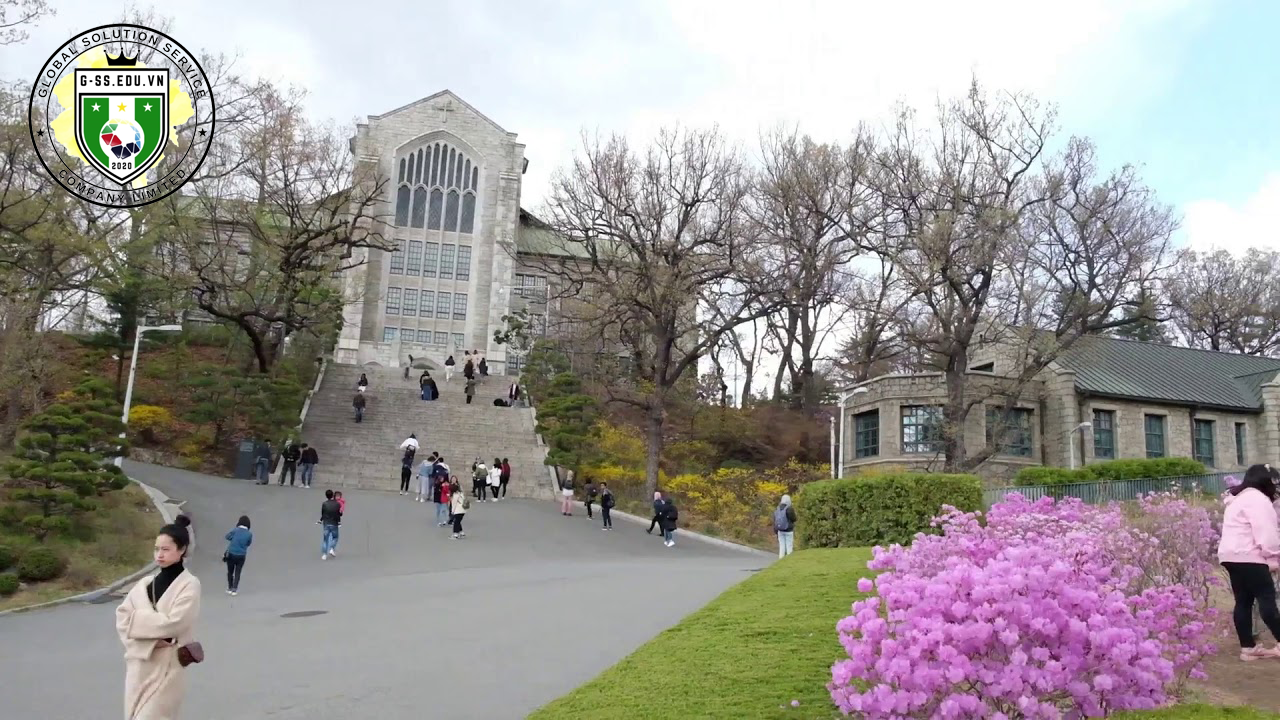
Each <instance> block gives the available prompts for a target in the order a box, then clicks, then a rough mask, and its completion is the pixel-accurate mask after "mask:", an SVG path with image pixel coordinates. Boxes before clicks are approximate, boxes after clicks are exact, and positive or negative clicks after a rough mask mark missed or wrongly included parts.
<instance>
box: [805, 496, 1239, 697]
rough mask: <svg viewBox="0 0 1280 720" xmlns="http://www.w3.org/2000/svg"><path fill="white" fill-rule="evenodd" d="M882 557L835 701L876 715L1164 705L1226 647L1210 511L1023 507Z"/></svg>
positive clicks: (1071, 503)
mask: <svg viewBox="0 0 1280 720" xmlns="http://www.w3.org/2000/svg"><path fill="white" fill-rule="evenodd" d="M935 525H937V526H939V527H940V528H941V530H942V532H941V534H938V535H925V534H921V535H918V536H917V537H916V538H915V541H914V543H913V544H912V545H911V546H910V547H902V546H900V545H895V546H892V547H889V548H879V547H878V548H876V549H875V557H874V559H873V560H872V561H871V562H870V563H869V567H870V568H871V569H873V570H880V571H883V572H882V573H881V574H880V575H879V577H878V578H877V579H876V580H875V581H874V582H873V581H871V580H869V579H864V580H863V581H862V582H861V583H860V584H859V590H861V591H862V592H871V591H872V590H873V589H874V590H877V591H878V595H876V596H872V597H869V598H867V599H865V600H860V601H859V602H857V603H855V604H854V605H853V614H852V615H851V616H849V617H847V618H845V619H843V620H841V621H840V623H839V624H838V626H837V630H838V632H839V635H840V642H841V644H842V645H843V647H844V649H845V651H846V652H847V653H848V655H849V657H848V659H847V660H841V661H839V662H837V663H836V664H835V665H834V666H833V667H832V673H831V674H832V682H831V683H830V684H829V685H828V689H829V690H830V691H831V697H832V700H833V701H834V702H835V704H836V706H837V707H838V708H840V710H841V711H842V712H844V713H845V714H857V715H859V716H861V717H867V718H1064V717H1065V718H1079V717H1101V716H1105V715H1108V714H1110V713H1112V712H1114V711H1118V710H1140V709H1149V708H1154V707H1158V706H1161V705H1164V704H1167V703H1169V702H1170V700H1171V696H1172V695H1173V694H1174V693H1175V692H1176V691H1177V690H1178V688H1179V686H1180V684H1181V683H1182V682H1184V681H1185V680H1186V678H1187V677H1190V676H1198V675H1200V673H1201V671H1200V664H1201V661H1202V659H1203V658H1204V657H1205V656H1206V655H1207V654H1209V653H1212V652H1213V651H1214V647H1213V644H1212V642H1211V639H1210V638H1211V636H1212V630H1213V619H1214V616H1213V613H1212V610H1211V608H1210V607H1209V595H1208V590H1209V588H1211V587H1212V586H1213V584H1214V583H1216V582H1218V581H1219V580H1218V577H1219V576H1218V574H1217V573H1216V563H1215V560H1214V554H1213V547H1214V544H1215V543H1214V541H1215V540H1216V538H1211V537H1209V533H1211V532H1212V527H1211V525H1210V522H1209V517H1208V513H1206V512H1205V510H1204V509H1203V508H1198V507H1196V506H1194V505H1192V504H1189V503H1186V502H1185V501H1183V500H1182V499H1181V498H1179V497H1177V496H1175V495H1171V494H1164V495H1155V496H1148V497H1146V498H1143V499H1142V500H1141V502H1140V507H1139V508H1137V512H1136V513H1134V514H1133V515H1132V516H1131V515H1130V514H1128V513H1126V512H1125V509H1124V508H1123V507H1121V506H1105V507H1097V506H1089V505H1085V504H1084V503H1082V502H1080V501H1079V500H1076V499H1064V500H1059V501H1056V502H1055V501H1054V500H1053V499H1052V498H1043V499H1041V500H1038V501H1036V502H1029V501H1027V500H1026V499H1024V498H1023V497H1022V496H1021V495H1016V494H1015V495H1010V496H1008V497H1007V498H1006V500H1005V501H1004V502H1002V503H998V504H997V505H995V506H994V507H993V508H992V509H991V510H990V511H989V512H988V513H987V514H986V516H985V518H984V517H982V515H981V514H980V513H962V512H959V511H956V510H954V509H952V508H944V515H943V516H942V517H940V518H938V519H936V520H935Z"/></svg>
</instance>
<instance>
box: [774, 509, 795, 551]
mask: <svg viewBox="0 0 1280 720" xmlns="http://www.w3.org/2000/svg"><path fill="white" fill-rule="evenodd" d="M773 529H774V532H776V533H778V557H779V558H784V557H786V556H788V555H790V554H791V551H792V550H793V549H794V547H795V535H796V509H795V508H794V507H792V506H791V496H790V495H783V496H782V502H780V503H778V507H777V508H775V509H774V511H773Z"/></svg>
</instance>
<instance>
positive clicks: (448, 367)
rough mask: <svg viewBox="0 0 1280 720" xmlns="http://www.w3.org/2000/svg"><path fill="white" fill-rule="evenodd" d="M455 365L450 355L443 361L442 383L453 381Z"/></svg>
mask: <svg viewBox="0 0 1280 720" xmlns="http://www.w3.org/2000/svg"><path fill="white" fill-rule="evenodd" d="M457 364H458V363H457V362H456V361H455V360H454V359H453V356H452V355H450V356H449V357H448V358H447V359H446V360H445V361H444V381H445V382H449V381H450V380H452V379H453V368H454V367H455V366H456V365H457Z"/></svg>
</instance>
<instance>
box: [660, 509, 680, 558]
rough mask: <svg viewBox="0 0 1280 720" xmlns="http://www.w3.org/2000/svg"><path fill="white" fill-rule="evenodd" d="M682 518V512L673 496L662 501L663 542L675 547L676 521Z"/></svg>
mask: <svg viewBox="0 0 1280 720" xmlns="http://www.w3.org/2000/svg"><path fill="white" fill-rule="evenodd" d="M679 519H680V513H679V512H678V511H677V510H676V502H675V501H674V500H672V499H671V498H669V497H668V498H667V499H666V500H664V501H663V502H662V520H661V525H662V538H663V544H664V545H666V546H667V547H675V545H676V540H675V533H676V521H678V520H679Z"/></svg>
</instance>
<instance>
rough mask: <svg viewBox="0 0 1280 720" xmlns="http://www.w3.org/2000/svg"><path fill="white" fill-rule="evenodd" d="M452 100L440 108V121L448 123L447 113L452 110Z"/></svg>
mask: <svg viewBox="0 0 1280 720" xmlns="http://www.w3.org/2000/svg"><path fill="white" fill-rule="evenodd" d="M453 111H454V109H453V101H452V100H450V101H449V104H448V105H445V106H444V107H442V108H440V121H441V122H443V123H444V124H445V125H448V124H449V113H451V112H453Z"/></svg>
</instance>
